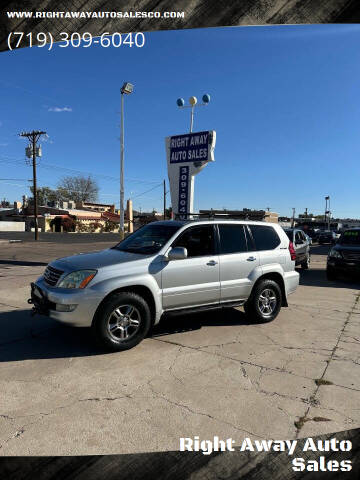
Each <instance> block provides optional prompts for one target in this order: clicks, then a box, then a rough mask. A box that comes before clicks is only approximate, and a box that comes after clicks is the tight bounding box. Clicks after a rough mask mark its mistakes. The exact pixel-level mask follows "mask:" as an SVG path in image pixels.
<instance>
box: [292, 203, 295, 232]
mask: <svg viewBox="0 0 360 480" xmlns="http://www.w3.org/2000/svg"><path fill="white" fill-rule="evenodd" d="M292 211H293V214H292V220H291V228H294V226H295V208H294V207H293V209H292Z"/></svg>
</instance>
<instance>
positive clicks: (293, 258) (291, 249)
mask: <svg viewBox="0 0 360 480" xmlns="http://www.w3.org/2000/svg"><path fill="white" fill-rule="evenodd" d="M289 252H290V258H291V260H296V252H295V248H294V244H293V243H292V242H289Z"/></svg>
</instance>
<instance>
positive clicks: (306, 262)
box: [301, 254, 310, 270]
mask: <svg viewBox="0 0 360 480" xmlns="http://www.w3.org/2000/svg"><path fill="white" fill-rule="evenodd" d="M309 267H310V255H309V254H307V255H306V260H305V262H303V263H302V264H301V268H302V269H304V270H308V268H309Z"/></svg>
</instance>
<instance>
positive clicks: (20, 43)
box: [7, 32, 145, 51]
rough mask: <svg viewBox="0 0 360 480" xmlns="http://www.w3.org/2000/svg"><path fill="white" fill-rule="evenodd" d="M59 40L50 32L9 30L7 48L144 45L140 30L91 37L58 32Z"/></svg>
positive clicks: (82, 34)
mask: <svg viewBox="0 0 360 480" xmlns="http://www.w3.org/2000/svg"><path fill="white" fill-rule="evenodd" d="M59 37H60V39H61V40H55V39H54V36H53V35H52V33H50V32H39V33H32V32H30V33H24V32H11V33H10V34H9V35H8V41H7V44H8V47H9V50H14V49H16V48H20V47H39V48H47V50H49V51H50V50H51V49H52V48H53V46H54V44H55V43H56V44H57V46H58V47H61V48H65V47H73V48H79V47H82V48H89V47H91V46H92V45H99V46H100V47H104V48H108V47H115V48H119V47H136V48H142V47H143V46H144V45H145V35H144V34H143V33H142V32H137V33H133V32H131V33H117V32H116V33H109V32H105V33H103V34H102V35H100V36H96V37H93V36H92V34H91V33H89V32H84V33H77V32H74V33H67V32H61V33H60V34H59Z"/></svg>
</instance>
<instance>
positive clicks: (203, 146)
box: [165, 130, 216, 218]
mask: <svg viewBox="0 0 360 480" xmlns="http://www.w3.org/2000/svg"><path fill="white" fill-rule="evenodd" d="M215 142H216V132H215V131H214V130H209V131H206V132H196V133H188V134H186V135H176V136H172V137H167V138H166V139H165V143H166V155H167V165H168V175H169V182H170V193H171V204H172V208H173V212H174V213H175V214H179V215H180V218H187V216H188V214H189V213H192V212H193V205H194V180H195V178H194V177H195V175H197V174H198V173H199V172H200V171H201V170H202V169H203V168H204V167H205V166H206V165H207V163H208V162H213V161H214V149H215Z"/></svg>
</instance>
